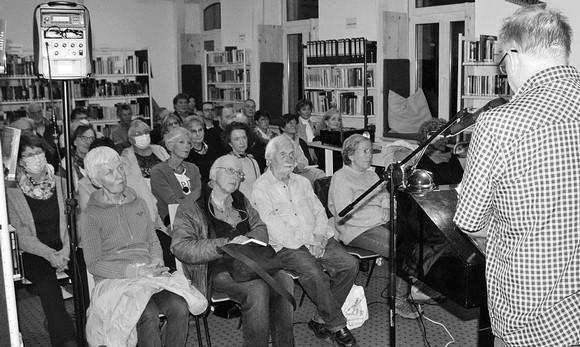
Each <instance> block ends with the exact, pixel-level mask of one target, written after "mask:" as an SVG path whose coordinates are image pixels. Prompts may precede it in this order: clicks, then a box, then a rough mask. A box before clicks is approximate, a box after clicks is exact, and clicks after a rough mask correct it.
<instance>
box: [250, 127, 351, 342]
mask: <svg viewBox="0 0 580 347" xmlns="http://www.w3.org/2000/svg"><path fill="white" fill-rule="evenodd" d="M266 160H267V161H268V168H269V169H268V170H267V171H266V172H265V173H264V174H263V175H262V176H260V178H258V180H257V181H256V183H255V185H254V191H253V193H252V199H251V201H252V204H253V206H254V207H255V208H256V210H257V211H258V213H259V214H260V218H261V219H262V220H263V221H264V222H265V223H266V226H267V227H268V236H269V239H270V244H271V245H272V247H274V249H275V250H276V252H277V255H278V257H279V258H280V260H281V261H282V263H283V265H284V268H285V269H288V270H290V271H292V272H294V273H296V274H298V275H299V276H300V277H299V278H298V281H299V282H300V284H301V285H302V288H304V290H305V291H306V293H307V294H308V296H309V297H310V299H312V301H313V302H314V304H315V305H316V307H317V308H318V313H317V314H315V316H314V317H313V319H312V320H311V321H310V322H309V323H308V327H309V328H310V329H312V330H313V332H314V333H315V335H316V336H317V337H319V338H324V339H326V338H328V337H330V338H332V339H334V340H335V341H336V342H337V343H338V344H339V345H341V346H355V345H356V340H355V338H354V336H353V335H352V333H351V332H350V331H349V329H348V328H347V327H346V318H345V317H344V315H343V313H342V310H341V307H342V305H343V303H344V300H345V299H346V297H347V295H348V293H349V291H350V289H351V287H352V285H353V283H354V280H355V279H356V276H357V274H358V261H357V260H356V258H354V257H353V256H351V255H350V254H348V253H347V252H346V251H345V250H344V248H343V247H342V246H341V245H340V243H338V242H337V241H336V240H335V239H334V230H333V229H332V227H330V226H329V225H328V217H327V216H326V211H325V209H324V207H323V206H322V203H320V200H318V197H317V196H316V195H315V194H314V190H313V189H312V184H310V182H309V181H308V180H307V179H306V178H304V177H302V176H300V175H297V174H294V173H292V171H293V170H294V167H295V165H296V158H295V151H294V144H293V143H292V141H291V140H290V138H288V137H287V136H277V137H275V138H273V139H272V140H270V142H268V145H267V146H266ZM325 270H326V271H325Z"/></svg>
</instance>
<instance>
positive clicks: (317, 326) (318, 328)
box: [308, 319, 330, 338]
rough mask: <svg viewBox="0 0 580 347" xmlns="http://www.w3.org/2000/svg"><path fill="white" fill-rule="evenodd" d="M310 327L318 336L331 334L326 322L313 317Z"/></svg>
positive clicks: (323, 336) (322, 336)
mask: <svg viewBox="0 0 580 347" xmlns="http://www.w3.org/2000/svg"><path fill="white" fill-rule="evenodd" d="M308 328H309V329H310V330H312V332H314V335H316V337H318V338H325V337H327V336H328V335H329V334H330V332H329V331H328V329H326V325H324V323H318V322H316V321H314V320H312V319H311V320H310V322H308Z"/></svg>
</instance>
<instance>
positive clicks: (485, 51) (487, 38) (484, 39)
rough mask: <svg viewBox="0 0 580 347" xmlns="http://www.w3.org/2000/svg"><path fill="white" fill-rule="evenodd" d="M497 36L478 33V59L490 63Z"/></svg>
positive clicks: (492, 59) (493, 54) (493, 57)
mask: <svg viewBox="0 0 580 347" xmlns="http://www.w3.org/2000/svg"><path fill="white" fill-rule="evenodd" d="M496 42H497V36H494V35H479V50H480V53H479V59H480V60H481V61H483V62H487V63H491V62H493V61H495V45H496Z"/></svg>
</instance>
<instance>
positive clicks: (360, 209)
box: [328, 134, 419, 319]
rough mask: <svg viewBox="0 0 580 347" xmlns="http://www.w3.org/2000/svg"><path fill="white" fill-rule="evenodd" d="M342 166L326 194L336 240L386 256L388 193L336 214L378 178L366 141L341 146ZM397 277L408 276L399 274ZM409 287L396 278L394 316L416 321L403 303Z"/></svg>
mask: <svg viewBox="0 0 580 347" xmlns="http://www.w3.org/2000/svg"><path fill="white" fill-rule="evenodd" d="M342 156H343V160H344V166H343V167H342V169H340V170H338V171H337V172H336V173H335V174H334V175H333V176H332V181H331V183H330V189H329V192H328V209H329V210H330V212H331V213H332V215H333V216H334V226H335V228H336V230H337V231H338V238H339V240H341V241H342V242H343V243H344V244H345V245H350V246H354V247H359V248H363V249H368V250H370V251H373V252H375V253H378V254H380V255H382V256H383V257H386V258H388V257H389V252H390V251H389V248H390V237H389V234H390V232H391V230H389V228H390V226H389V225H388V224H387V223H388V222H389V215H390V214H389V206H390V201H389V192H388V191H387V189H386V187H385V185H384V184H383V185H381V186H380V187H377V189H375V190H373V191H372V192H371V193H370V194H369V195H367V196H366V197H365V198H364V199H363V200H362V201H361V202H359V203H358V205H357V206H356V207H355V208H354V209H353V210H352V211H351V212H350V213H349V214H348V215H346V216H345V217H344V218H342V219H340V218H339V217H338V213H339V212H340V211H342V210H343V209H344V208H345V207H346V206H348V205H349V204H350V203H352V202H353V201H354V200H355V199H356V198H358V197H359V196H360V195H362V194H363V193H364V192H366V191H367V189H368V188H370V187H371V186H372V185H374V184H375V183H376V182H377V181H378V180H379V176H378V175H377V174H376V173H375V172H374V171H372V170H369V168H370V167H371V163H372V161H373V149H372V143H371V141H370V139H368V138H366V137H364V136H362V135H358V134H355V135H352V136H350V137H349V138H348V139H346V141H344V143H343V145H342ZM398 272H399V275H400V276H403V277H408V276H406V275H403V274H401V271H398ZM409 291H410V285H409V283H407V282H406V281H404V280H403V279H401V277H397V290H396V297H395V313H396V314H398V315H399V316H401V317H403V318H407V319H416V318H419V312H417V310H416V309H414V308H413V306H412V305H411V304H410V303H409V302H408V301H407V299H408V297H409Z"/></svg>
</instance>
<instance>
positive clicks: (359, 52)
mask: <svg viewBox="0 0 580 347" xmlns="http://www.w3.org/2000/svg"><path fill="white" fill-rule="evenodd" d="M305 48H306V63H307V64H313V65H315V64H352V63H364V61H365V59H364V58H365V55H366V58H367V63H376V54H377V53H376V50H377V45H376V42H373V41H367V40H365V39H364V38H362V37H356V38H341V39H336V40H319V41H308V42H307V43H306V47H305Z"/></svg>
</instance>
